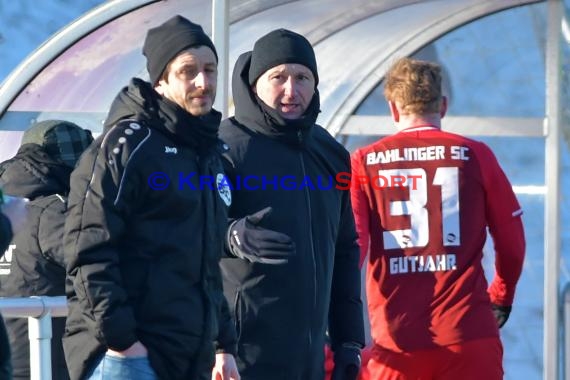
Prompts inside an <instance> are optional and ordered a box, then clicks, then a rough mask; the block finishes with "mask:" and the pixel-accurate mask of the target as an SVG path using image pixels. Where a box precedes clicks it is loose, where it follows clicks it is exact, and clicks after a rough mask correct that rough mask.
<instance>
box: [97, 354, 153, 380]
mask: <svg viewBox="0 0 570 380" xmlns="http://www.w3.org/2000/svg"><path fill="white" fill-rule="evenodd" d="M87 380H158V376H156V373H155V372H154V370H153V369H152V367H151V366H150V362H149V361H148V357H137V358H121V357H116V356H110V355H105V356H103V358H102V359H101V361H100V362H99V363H98V364H97V367H95V369H94V370H93V373H92V374H91V375H90V376H87Z"/></svg>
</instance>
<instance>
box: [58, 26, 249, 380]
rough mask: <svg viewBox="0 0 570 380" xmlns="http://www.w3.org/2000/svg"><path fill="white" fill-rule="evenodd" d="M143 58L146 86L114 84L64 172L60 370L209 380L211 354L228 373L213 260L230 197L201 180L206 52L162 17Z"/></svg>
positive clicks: (232, 343) (227, 339)
mask: <svg viewBox="0 0 570 380" xmlns="http://www.w3.org/2000/svg"><path fill="white" fill-rule="evenodd" d="M143 54H144V55H145V56H146V58H147V68H148V73H149V79H150V83H149V82H147V81H144V80H142V79H139V78H133V79H132V80H131V82H130V83H129V85H128V86H126V87H125V88H123V89H122V90H121V91H120V92H119V94H118V95H117V97H116V98H115V100H114V102H113V103H112V105H111V109H110V111H109V114H108V116H107V120H106V122H105V132H104V133H103V134H102V135H101V136H100V137H99V138H98V139H96V140H95V141H94V143H93V144H92V145H91V146H90V147H89V149H88V150H87V151H86V152H85V154H84V155H83V156H82V158H81V160H80V161H79V163H78V165H77V167H76V169H75V170H74V172H73V174H72V176H71V191H70V195H69V211H68V217H67V219H66V224H65V233H64V246H65V259H66V263H67V268H66V269H67V275H68V282H69V283H70V284H73V286H72V287H69V289H68V290H67V296H68V305H69V315H68V318H67V325H66V334H65V337H64V348H65V354H66V360H67V364H68V368H69V373H70V377H71V379H72V380H79V379H81V380H83V379H101V378H104V379H111V380H113V379H121V380H130V379H133V380H135V379H136V380H156V379H167V380H187V379H192V380H206V379H207V380H210V379H211V378H212V368H213V365H214V361H215V358H216V357H218V358H219V359H220V361H221V362H223V364H224V365H223V369H224V370H225V373H224V375H225V376H224V378H223V379H224V380H238V379H239V374H238V372H237V368H236V364H235V360H234V358H233V354H235V352H236V333H235V327H234V324H233V322H232V321H231V317H230V315H229V313H228V306H227V303H226V301H225V299H224V297H223V294H222V292H221V288H222V284H221V274H220V267H219V265H218V263H219V259H220V255H221V252H222V250H223V243H222V242H223V237H224V235H225V230H226V227H227V207H228V206H229V204H230V203H231V193H229V191H227V189H226V188H223V186H221V185H218V186H216V187H215V188H214V187H212V186H204V183H203V182H202V180H203V178H209V179H210V180H211V179H215V180H216V181H218V180H219V179H220V178H223V175H224V174H223V166H222V158H221V153H222V152H223V150H224V144H223V143H222V142H221V141H220V140H219V139H218V127H219V123H220V119H221V114H220V113H219V112H218V111H216V110H214V109H212V104H213V102H214V98H215V89H216V79H217V60H218V59H217V55H216V50H215V48H214V45H213V44H212V41H211V40H210V38H209V37H208V35H206V34H205V33H204V31H203V29H202V27H201V26H200V25H197V24H194V23H193V22H191V21H190V20H187V19H185V18H184V17H182V16H175V17H173V18H171V19H169V20H167V21H166V22H164V23H163V24H161V25H159V26H157V27H155V28H152V29H150V30H149V31H148V33H147V35H146V39H145V41H144V46H143ZM210 185H212V184H211V183H210ZM218 337H219V338H220V341H223V344H221V343H219V342H218V341H216V339H217V338H218ZM216 353H218V355H217V356H216Z"/></svg>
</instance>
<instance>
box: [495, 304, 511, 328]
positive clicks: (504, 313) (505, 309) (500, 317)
mask: <svg viewBox="0 0 570 380" xmlns="http://www.w3.org/2000/svg"><path fill="white" fill-rule="evenodd" d="M512 309H513V307H512V306H501V305H497V304H494V303H492V304H491V310H493V314H494V315H495V319H496V320H497V324H498V325H499V328H501V327H503V326H504V324H505V323H507V319H509V315H510V314H511V310H512Z"/></svg>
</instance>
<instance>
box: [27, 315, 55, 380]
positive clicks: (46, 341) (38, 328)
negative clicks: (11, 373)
mask: <svg viewBox="0 0 570 380" xmlns="http://www.w3.org/2000/svg"><path fill="white" fill-rule="evenodd" d="M51 332H52V330H51V314H50V312H49V311H47V312H46V313H45V314H43V315H42V316H41V317H39V318H34V317H29V318H28V335H29V338H30V374H31V380H51Z"/></svg>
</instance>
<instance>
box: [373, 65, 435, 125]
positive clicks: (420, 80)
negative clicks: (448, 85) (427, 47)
mask: <svg viewBox="0 0 570 380" xmlns="http://www.w3.org/2000/svg"><path fill="white" fill-rule="evenodd" d="M384 97H385V98H386V100H388V101H391V102H396V103H399V105H400V106H401V107H402V113H403V114H415V115H427V114H431V113H438V112H439V111H440V108H441V99H442V90H441V66H440V65H438V64H437V63H433V62H427V61H420V60H417V59H412V58H401V59H399V60H398V61H396V63H394V65H392V67H391V68H390V70H388V74H386V79H385V83H384Z"/></svg>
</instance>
